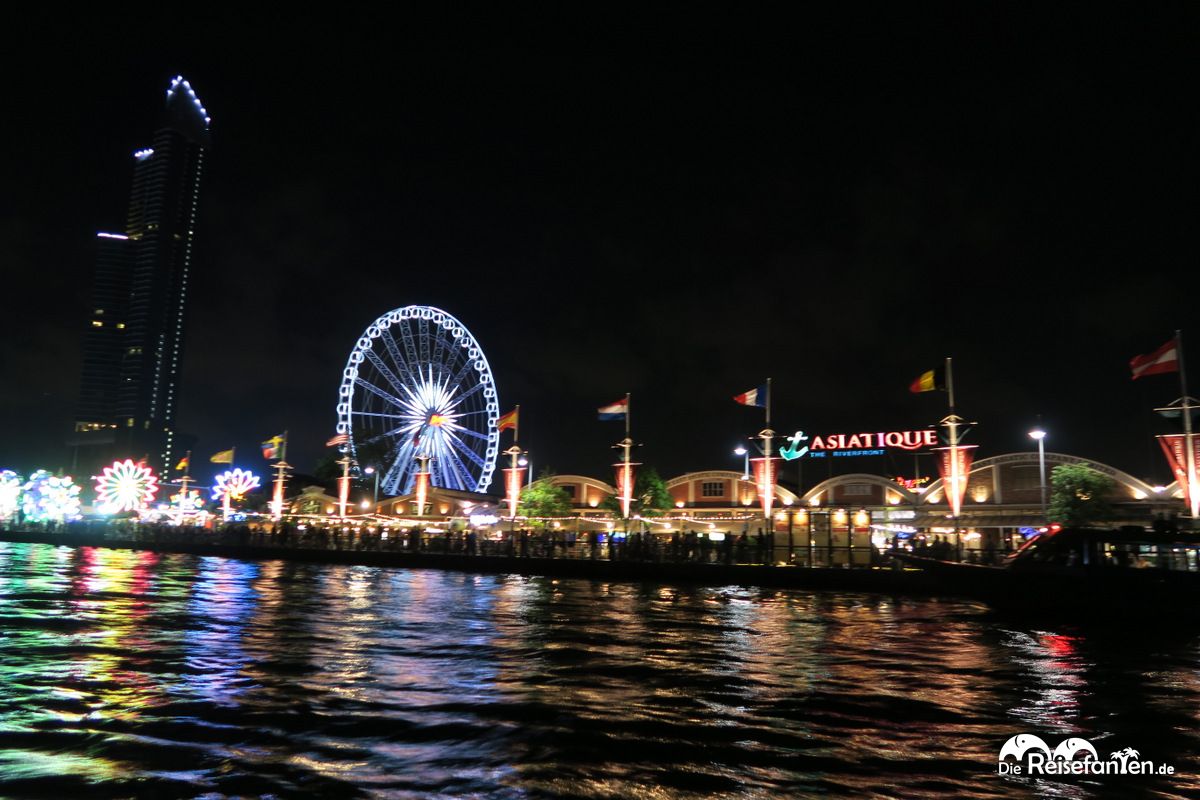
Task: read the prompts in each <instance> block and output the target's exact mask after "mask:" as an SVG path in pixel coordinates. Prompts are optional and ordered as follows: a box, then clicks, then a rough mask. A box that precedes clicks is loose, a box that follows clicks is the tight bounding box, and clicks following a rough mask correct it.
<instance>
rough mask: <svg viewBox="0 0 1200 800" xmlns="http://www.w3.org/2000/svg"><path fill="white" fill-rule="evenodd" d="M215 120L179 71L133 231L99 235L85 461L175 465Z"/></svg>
mask: <svg viewBox="0 0 1200 800" xmlns="http://www.w3.org/2000/svg"><path fill="white" fill-rule="evenodd" d="M209 122H210V119H209V116H208V112H207V111H205V110H204V106H203V105H202V104H201V103H200V99H199V98H198V97H197V96H196V93H195V92H194V91H193V90H192V87H191V85H190V84H189V83H188V82H187V81H185V80H184V79H183V76H177V77H176V78H174V79H173V80H172V81H171V85H170V86H169V87H168V88H167V102H166V108H165V111H164V114H163V121H162V124H161V126H160V127H159V129H158V130H157V131H156V132H155V134H154V138H153V140H152V141H151V143H150V146H148V147H145V148H142V149H139V150H137V151H135V152H134V153H133V184H132V189H131V191H130V198H129V212H128V215H127V216H126V221H125V230H124V232H122V233H100V234H97V257H96V269H95V278H94V282H93V289H92V305H91V312H92V313H91V316H90V319H89V321H88V322H89V324H88V326H87V328H86V329H85V333H84V344H83V376H82V381H81V385H80V391H79V405H78V411H77V414H76V418H75V434H74V437H73V438H72V439H71V441H70V444H71V445H72V446H74V447H75V448H76V449H75V462H76V465H77V467H78V468H80V469H93V470H94V469H96V468H97V467H98V465H100V464H102V463H103V462H104V461H105V460H107V459H109V458H111V457H118V456H131V457H133V458H134V459H139V458H142V457H143V456H147V457H148V458H149V463H150V464H151V465H152V466H155V467H156V468H158V469H160V470H165V469H169V468H170V467H171V466H172V464H171V461H172V459H173V458H174V457H175V456H176V455H177V454H178V452H177V451H178V448H177V446H176V430H175V411H176V408H177V407H178V403H179V376H180V372H181V369H182V364H183V339H184V329H185V326H184V320H185V314H184V312H185V308H186V305H187V293H188V276H189V273H190V271H191V259H192V245H193V242H194V240H195V234H196V207H197V203H198V200H199V195H200V178H201V172H202V170H203V167H204V156H205V152H206V150H207V147H208V145H209V131H208V126H209Z"/></svg>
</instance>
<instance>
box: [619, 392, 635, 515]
mask: <svg viewBox="0 0 1200 800" xmlns="http://www.w3.org/2000/svg"><path fill="white" fill-rule="evenodd" d="M632 396H633V395H632V393H631V392H626V393H625V441H623V442H621V444H622V445H624V446H625V497H624V498H622V499H623V500H624V501H625V502H624V505H625V508H624V511H625V532H626V533H629V506H630V503H631V502H632V501H633V486H632V484H633V481H631V480H630V474H629V460H630V449H631V448H632V447H633V438H632V434H631V433H630V431H631V430H632V424H633V423H632V422H631V419H632V417H633V401H632Z"/></svg>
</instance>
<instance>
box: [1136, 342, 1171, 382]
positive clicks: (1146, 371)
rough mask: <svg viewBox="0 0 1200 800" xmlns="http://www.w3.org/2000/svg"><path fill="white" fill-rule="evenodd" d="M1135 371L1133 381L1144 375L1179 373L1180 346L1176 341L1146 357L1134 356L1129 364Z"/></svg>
mask: <svg viewBox="0 0 1200 800" xmlns="http://www.w3.org/2000/svg"><path fill="white" fill-rule="evenodd" d="M1129 369H1131V370H1133V378H1132V380H1135V381H1136V380H1137V379H1138V378H1140V377H1142V376H1143V375H1159V374H1161V373H1164V372H1179V346H1178V345H1177V343H1176V342H1175V340H1174V339H1171V340H1170V341H1169V342H1167V343H1166V344H1164V345H1163V346H1162V347H1160V348H1158V349H1157V350H1155V351H1154V352H1153V353H1147V354H1146V355H1144V356H1134V357H1133V359H1131V360H1130V362H1129Z"/></svg>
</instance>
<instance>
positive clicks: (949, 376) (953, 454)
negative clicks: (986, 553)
mask: <svg viewBox="0 0 1200 800" xmlns="http://www.w3.org/2000/svg"><path fill="white" fill-rule="evenodd" d="M946 394H947V396H948V400H949V404H950V414H949V416H947V417H946V427H947V428H948V429H949V431H950V470H949V472H950V486H949V487H946V488H948V489H949V491H947V492H946V503H947V504H948V505H949V506H950V513H951V515H952V516H953V518H954V547H955V550H957V549H958V546H959V544H960V543H961V536H962V534H961V533H960V532H959V530H958V509H957V506H958V502H957V499H956V498H957V497H958V485H959V481H960V480H961V476H960V475H959V474H958V469H959V460H958V414H956V413H955V411H954V359H953V358H951V357H950V356H946ZM950 492H953V493H954V494H953V495H951V494H950Z"/></svg>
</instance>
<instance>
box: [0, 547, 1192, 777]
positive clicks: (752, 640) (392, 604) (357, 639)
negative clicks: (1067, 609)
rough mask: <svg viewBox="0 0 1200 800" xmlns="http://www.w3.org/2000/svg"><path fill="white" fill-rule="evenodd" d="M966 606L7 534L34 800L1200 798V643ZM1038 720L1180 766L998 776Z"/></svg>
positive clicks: (5, 648) (3, 629)
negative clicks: (268, 557)
mask: <svg viewBox="0 0 1200 800" xmlns="http://www.w3.org/2000/svg"><path fill="white" fill-rule="evenodd" d="M1133 627H1135V626H1131V625H1129V624H1127V623H1126V624H1125V625H1124V626H1123V627H1122V628H1120V629H1117V630H1108V631H1103V630H1087V629H1082V630H1080V629H1072V628H1069V627H1063V626H1055V625H1050V624H1042V625H1039V624H1031V623H1029V622H1027V621H1020V620H1014V619H1010V618H1005V617H1002V616H999V615H996V614H993V613H992V612H990V611H988V610H987V609H986V608H985V607H983V606H981V605H978V604H975V603H971V602H966V601H959V600H931V599H906V598H893V597H886V596H876V595H865V594H851V593H845V594H842V593H829V592H806V591H796V590H788V591H766V590H758V589H754V588H747V587H736V586H729V587H723V588H711V587H687V586H667V585H629V584H616V583H604V582H592V581H582V580H554V579H549V578H529V577H517V576H511V577H509V576H481V575H471V574H465V573H458V572H439V571H433V570H401V569H381V568H374V567H342V566H322V565H313V564H296V563H287V562H282V561H271V562H261V563H256V562H243V561H237V560H231V559H222V558H203V557H195V556H184V555H156V554H152V553H146V552H130V551H121V550H108V549H103V548H80V549H72V548H66V547H53V546H49V545H24V544H0V669H3V682H2V683H0V795H2V796H4V797H23V796H57V797H223V796H249V797H258V796H268V797H400V798H405V797H430V796H434V797H481V798H492V797H495V798H508V797H530V798H543V797H587V798H692V797H763V798H767V797H771V798H777V797H809V796H812V797H817V796H822V797H828V796H832V797H855V798H860V797H876V796H877V797H915V798H920V797H960V798H976V797H1035V796H1054V797H1064V798H1084V797H1101V796H1120V797H1135V796H1158V797H1171V796H1180V797H1183V796H1189V795H1190V796H1195V795H1196V793H1197V792H1200V725H1198V722H1197V719H1198V717H1200V637H1198V636H1197V635H1196V634H1195V633H1194V632H1189V631H1173V630H1171V628H1170V627H1169V626H1167V627H1165V628H1164V627H1161V626H1160V627H1158V628H1156V629H1155V630H1154V631H1153V632H1150V631H1146V630H1142V629H1141V628H1138V629H1136V630H1134V629H1131V628H1133ZM1020 733H1032V734H1036V735H1038V736H1040V737H1041V738H1042V739H1044V740H1045V741H1047V743H1049V745H1050V746H1051V747H1054V746H1055V744H1056V743H1057V742H1058V741H1060V740H1062V739H1064V738H1066V737H1068V736H1076V737H1082V738H1085V739H1088V740H1090V741H1091V742H1092V743H1093V744H1094V745H1095V746H1096V749H1097V750H1098V751H1099V752H1100V757H1101V758H1105V759H1107V758H1108V755H1109V751H1112V750H1117V749H1120V748H1123V747H1126V746H1129V747H1133V748H1135V749H1137V750H1138V751H1139V752H1140V753H1141V757H1142V758H1145V759H1149V760H1152V761H1154V762H1163V763H1167V764H1171V765H1173V766H1174V767H1175V769H1176V774H1175V775H1172V776H1155V777H1149V776H1098V777H1090V778H1086V779H1082V778H1037V779H1033V780H1030V779H1028V778H1024V777H1019V778H1014V777H1011V776H1000V775H998V774H997V757H998V754H999V750H1000V747H1001V746H1002V744H1003V743H1004V741H1005V740H1006V739H1008V738H1009V737H1010V736H1013V735H1016V734H1020Z"/></svg>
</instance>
